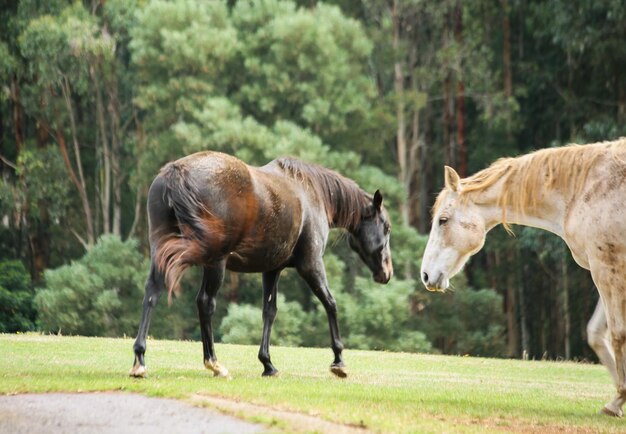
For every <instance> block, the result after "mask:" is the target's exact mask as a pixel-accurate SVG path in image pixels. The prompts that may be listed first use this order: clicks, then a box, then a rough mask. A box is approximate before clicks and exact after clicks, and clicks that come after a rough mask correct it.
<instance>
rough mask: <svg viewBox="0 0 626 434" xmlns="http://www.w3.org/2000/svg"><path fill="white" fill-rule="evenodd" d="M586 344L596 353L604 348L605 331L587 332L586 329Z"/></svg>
mask: <svg viewBox="0 0 626 434" xmlns="http://www.w3.org/2000/svg"><path fill="white" fill-rule="evenodd" d="M587 343H588V344H589V346H590V347H591V348H592V349H593V350H594V351H595V352H596V353H597V352H598V351H600V350H602V349H603V348H605V347H606V331H602V332H600V331H597V330H589V328H587Z"/></svg>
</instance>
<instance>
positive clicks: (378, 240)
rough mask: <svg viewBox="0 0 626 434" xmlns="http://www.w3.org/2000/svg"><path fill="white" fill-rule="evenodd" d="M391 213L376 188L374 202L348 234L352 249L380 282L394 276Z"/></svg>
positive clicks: (387, 280)
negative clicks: (390, 238) (391, 247)
mask: <svg viewBox="0 0 626 434" xmlns="http://www.w3.org/2000/svg"><path fill="white" fill-rule="evenodd" d="M390 234H391V225H390V224H389V215H388V214H387V210H386V209H385V207H384V206H383V195H382V194H381V193H380V191H378V190H376V193H374V197H373V199H372V204H371V205H369V206H368V207H367V209H366V210H365V211H364V212H363V213H362V218H361V221H360V222H359V224H358V225H357V227H356V228H355V229H354V230H352V231H351V232H350V235H348V241H349V243H350V247H351V248H352V250H354V251H355V252H357V253H358V254H359V256H360V257H361V259H362V260H363V262H365V265H367V266H368V268H369V269H370V270H371V271H372V277H373V278H374V280H375V281H376V282H378V283H387V282H389V279H391V276H393V264H392V263H391V250H390V248H389V235H390Z"/></svg>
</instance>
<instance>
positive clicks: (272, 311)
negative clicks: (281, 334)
mask: <svg viewBox="0 0 626 434" xmlns="http://www.w3.org/2000/svg"><path fill="white" fill-rule="evenodd" d="M280 272H281V270H274V271H269V272H266V273H263V339H262V340H261V348H259V360H260V361H261V363H263V368H264V369H263V376H264V377H268V376H269V377H271V376H275V375H277V374H278V370H277V369H276V368H275V367H274V365H272V361H271V360H270V335H271V334H272V324H274V319H275V318H276V312H277V310H278V307H277V305H276V287H277V285H278V278H279V277H280Z"/></svg>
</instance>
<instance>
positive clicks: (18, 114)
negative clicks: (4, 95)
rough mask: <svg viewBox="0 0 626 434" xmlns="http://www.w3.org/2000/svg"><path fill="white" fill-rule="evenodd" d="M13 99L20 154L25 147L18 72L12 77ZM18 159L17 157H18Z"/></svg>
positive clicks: (16, 143) (14, 124) (18, 151)
mask: <svg viewBox="0 0 626 434" xmlns="http://www.w3.org/2000/svg"><path fill="white" fill-rule="evenodd" d="M11 100H12V101H13V128H14V130H15V149H16V153H15V155H16V156H18V155H20V152H21V150H22V148H24V121H23V119H24V110H23V108H22V102H21V100H20V84H19V82H18V80H17V74H13V77H12V78H11ZM16 159H17V158H16Z"/></svg>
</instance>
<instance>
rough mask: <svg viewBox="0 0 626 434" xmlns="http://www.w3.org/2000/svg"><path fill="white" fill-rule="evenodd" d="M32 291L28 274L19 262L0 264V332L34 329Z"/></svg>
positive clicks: (3, 262)
mask: <svg viewBox="0 0 626 434" xmlns="http://www.w3.org/2000/svg"><path fill="white" fill-rule="evenodd" d="M32 300H33V289H32V287H31V284H30V277H29V275H28V272H27V271H26V269H25V268H24V265H22V263H21V262H19V261H2V262H0V332H2V333H15V332H25V331H30V330H33V329H34V328H35V310H34V309H33V305H32Z"/></svg>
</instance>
